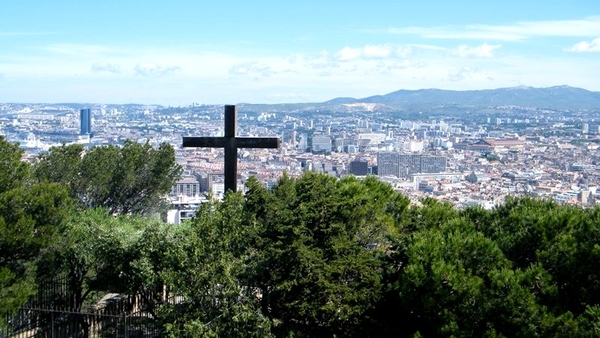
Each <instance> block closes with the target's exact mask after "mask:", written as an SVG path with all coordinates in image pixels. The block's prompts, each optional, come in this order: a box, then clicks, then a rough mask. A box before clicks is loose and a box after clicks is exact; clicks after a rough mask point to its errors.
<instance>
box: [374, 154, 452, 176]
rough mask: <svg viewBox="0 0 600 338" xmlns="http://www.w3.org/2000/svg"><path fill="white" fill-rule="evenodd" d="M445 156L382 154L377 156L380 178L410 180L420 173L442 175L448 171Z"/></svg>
mask: <svg viewBox="0 0 600 338" xmlns="http://www.w3.org/2000/svg"><path fill="white" fill-rule="evenodd" d="M446 165H447V158H446V157H445V156H425V155H421V154H400V153H396V152H380V153H378V154H377V167H378V175H379V176H396V177H399V178H409V177H411V175H413V174H418V173H441V172H444V171H446Z"/></svg>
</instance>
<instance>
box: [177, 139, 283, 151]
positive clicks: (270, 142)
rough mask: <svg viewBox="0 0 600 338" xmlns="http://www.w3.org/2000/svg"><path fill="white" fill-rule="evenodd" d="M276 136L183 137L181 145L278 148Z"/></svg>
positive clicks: (278, 142) (278, 143) (278, 141)
mask: <svg viewBox="0 0 600 338" xmlns="http://www.w3.org/2000/svg"><path fill="white" fill-rule="evenodd" d="M279 146H280V140H279V139H278V138H266V137H265V138H262V137H235V138H234V137H184V138H183V147H198V148H201V147H206V148H226V147H235V148H279Z"/></svg>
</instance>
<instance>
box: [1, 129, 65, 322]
mask: <svg viewBox="0 0 600 338" xmlns="http://www.w3.org/2000/svg"><path fill="white" fill-rule="evenodd" d="M22 154H23V151H22V150H21V149H19V147H18V146H17V145H15V144H10V143H8V142H6V141H5V140H4V138H3V137H1V136H0V313H3V314H4V313H6V312H12V311H15V310H16V309H18V308H19V307H20V306H21V305H22V304H23V303H24V302H25V301H26V300H27V298H28V297H29V296H30V295H32V294H33V293H34V292H35V289H36V284H35V273H36V269H35V267H36V262H37V261H38V258H39V256H40V255H41V254H42V253H44V252H45V250H47V248H48V247H49V246H50V245H51V244H52V243H53V242H54V241H55V240H56V238H57V236H56V234H57V232H58V229H59V227H60V225H61V224H62V222H63V221H64V219H65V218H66V216H67V215H68V212H69V209H70V205H71V204H70V201H71V200H70V199H69V197H68V195H67V192H66V191H65V190H64V189H63V188H62V187H60V185H58V184H52V183H40V184H32V183H31V182H30V180H29V177H30V175H29V166H28V165H27V164H26V163H24V162H22V161H21V156H22ZM4 318H5V317H4V316H2V319H0V324H1V323H2V322H1V321H2V320H4Z"/></svg>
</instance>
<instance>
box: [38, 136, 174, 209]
mask: <svg viewBox="0 0 600 338" xmlns="http://www.w3.org/2000/svg"><path fill="white" fill-rule="evenodd" d="M33 172H34V176H35V177H36V179H37V180H38V181H50V182H57V183H61V184H63V185H65V186H67V187H69V189H70V194H71V196H72V197H73V198H75V199H76V200H78V201H79V203H80V205H81V206H83V207H89V208H107V209H108V210H109V211H110V212H111V213H112V214H129V213H133V214H140V215H144V214H145V215H147V214H152V213H154V212H159V211H162V209H163V208H164V205H163V204H162V203H161V202H162V201H163V196H164V195H166V194H167V193H168V192H169V191H170V190H171V188H172V186H173V184H174V183H175V181H176V180H177V179H178V178H179V175H180V173H181V167H180V166H179V165H178V164H176V163H175V152H174V149H173V147H171V146H170V145H169V144H167V143H163V144H161V145H160V146H159V147H158V148H157V149H155V148H153V147H152V146H151V145H150V144H149V143H148V142H146V143H145V144H140V143H137V142H133V141H130V140H127V141H125V143H124V144H123V146H122V147H118V146H113V145H109V146H97V147H93V148H91V149H90V150H89V151H86V150H85V149H84V148H83V147H82V146H81V145H77V144H75V145H62V146H60V147H53V148H51V149H50V151H49V152H48V153H46V154H42V155H40V156H39V157H38V159H37V162H36V163H35V165H34V170H33Z"/></svg>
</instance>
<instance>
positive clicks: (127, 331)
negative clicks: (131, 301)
mask: <svg viewBox="0 0 600 338" xmlns="http://www.w3.org/2000/svg"><path fill="white" fill-rule="evenodd" d="M123 329H124V330H125V332H124V335H123V337H125V338H129V327H128V324H127V313H123Z"/></svg>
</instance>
